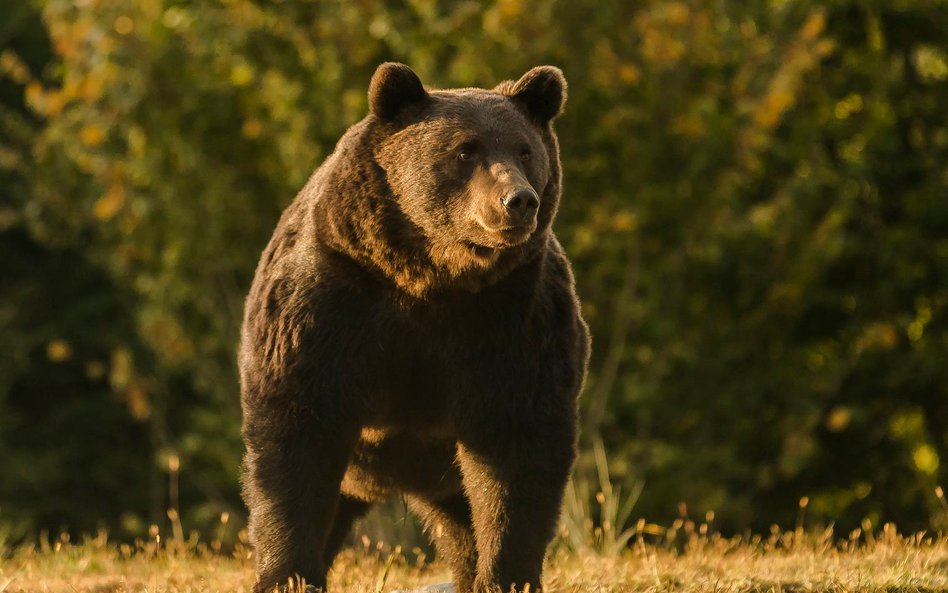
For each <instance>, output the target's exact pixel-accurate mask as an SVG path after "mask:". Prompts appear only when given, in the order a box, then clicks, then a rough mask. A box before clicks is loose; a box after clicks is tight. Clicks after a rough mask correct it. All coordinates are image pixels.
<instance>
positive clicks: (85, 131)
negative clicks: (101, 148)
mask: <svg viewBox="0 0 948 593" xmlns="http://www.w3.org/2000/svg"><path fill="white" fill-rule="evenodd" d="M79 140H80V141H82V143H83V144H85V145H86V146H98V145H100V144H102V143H103V142H105V130H103V129H102V128H101V127H100V126H98V125H96V124H86V125H84V126H82V129H81V130H79Z"/></svg>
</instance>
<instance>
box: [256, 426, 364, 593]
mask: <svg viewBox="0 0 948 593" xmlns="http://www.w3.org/2000/svg"><path fill="white" fill-rule="evenodd" d="M301 416H304V417H301ZM356 437H357V431H355V430H346V429H343V428H341V427H339V426H327V425H326V423H323V422H319V421H317V420H316V419H314V418H312V417H309V416H308V415H297V416H295V417H288V416H286V415H277V414H267V413H265V412H264V411H263V410H257V411H256V413H255V414H254V415H253V416H252V417H251V418H249V419H248V420H247V421H246V422H245V431H244V440H245V442H246V445H247V454H246V456H245V457H244V468H243V495H244V500H245V502H246V503H247V507H248V508H249V510H250V525H249V528H250V541H251V543H252V544H253V546H254V550H255V554H256V565H257V581H256V584H255V585H254V591H255V593H264V592H266V591H270V590H272V589H273V588H274V587H280V590H287V589H289V590H292V587H290V586H288V583H300V582H303V581H305V583H306V585H308V586H312V587H314V588H316V589H319V590H325V589H326V573H327V571H328V570H329V566H328V565H327V563H326V560H325V547H326V543H327V541H326V540H327V536H328V534H329V531H330V529H331V526H332V522H333V517H334V515H335V513H336V507H337V505H338V502H339V487H340V483H341V481H342V476H343V474H344V473H345V470H346V465H347V464H348V461H349V458H350V456H351V453H352V449H353V447H354V444H355V440H356Z"/></svg>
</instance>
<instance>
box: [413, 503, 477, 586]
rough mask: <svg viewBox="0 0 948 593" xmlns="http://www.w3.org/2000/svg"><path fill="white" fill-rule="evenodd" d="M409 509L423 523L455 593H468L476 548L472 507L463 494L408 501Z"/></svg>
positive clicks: (475, 564) (475, 563)
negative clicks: (451, 580) (450, 576)
mask: <svg viewBox="0 0 948 593" xmlns="http://www.w3.org/2000/svg"><path fill="white" fill-rule="evenodd" d="M408 504H409V507H410V508H411V509H412V510H413V511H414V512H415V513H417V514H418V515H419V516H420V517H421V518H422V520H423V521H424V524H425V528H426V529H427V531H428V533H429V534H430V535H431V539H432V540H433V541H434V544H435V548H436V549H437V551H438V557H439V558H441V559H443V560H444V561H445V562H447V563H448V565H449V566H450V567H451V573H452V575H453V577H454V583H455V585H456V586H457V593H469V592H470V591H472V590H473V587H474V576H475V572H476V570H477V547H476V545H475V543H474V532H473V530H472V528H471V507H470V505H469V504H468V501H467V497H466V496H464V493H463V492H458V493H457V494H453V495H450V496H448V497H445V498H439V499H435V498H430V497H422V496H420V495H412V496H409V497H408Z"/></svg>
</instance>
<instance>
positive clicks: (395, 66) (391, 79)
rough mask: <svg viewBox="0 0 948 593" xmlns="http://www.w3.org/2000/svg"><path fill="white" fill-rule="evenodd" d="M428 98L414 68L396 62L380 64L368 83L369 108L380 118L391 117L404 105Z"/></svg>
mask: <svg viewBox="0 0 948 593" xmlns="http://www.w3.org/2000/svg"><path fill="white" fill-rule="evenodd" d="M426 98H428V92H427V91H426V90H425V87H423V86H422V85H421V79H419V78H418V75H417V74H415V72H414V70H412V69H411V68H409V67H408V66H406V65H405V64H399V63H398V62H385V63H384V64H382V65H380V66H379V67H378V68H377V69H376V70H375V74H373V75H372V82H370V83H369V109H371V110H372V113H373V114H375V115H377V116H378V117H380V118H382V119H392V118H393V117H395V116H396V115H398V113H399V112H400V111H401V110H402V109H404V108H405V107H406V106H408V105H410V104H412V103H417V102H419V101H423V100H425V99H426Z"/></svg>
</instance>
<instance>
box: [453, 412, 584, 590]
mask: <svg viewBox="0 0 948 593" xmlns="http://www.w3.org/2000/svg"><path fill="white" fill-rule="evenodd" d="M490 432H492V431H484V432H481V433H480V434H478V435H476V436H473V437H471V438H468V439H464V440H462V442H461V444H460V446H459V447H458V461H459V463H460V465H461V472H462V474H463V476H464V490H465V492H466V493H467V495H468V498H469V499H470V502H471V511H472V518H473V524H474V536H475V539H476V542H477V554H478V556H477V575H476V577H475V580H474V588H473V590H474V591H475V592H476V593H483V592H484V591H490V592H491V593H495V592H501V593H507V592H508V591H510V589H511V586H513V587H515V588H516V590H517V591H523V590H524V589H525V588H526V587H527V586H528V585H529V590H530V591H531V593H534V592H536V591H539V590H540V588H541V584H540V575H541V572H542V569H543V558H544V556H545V554H546V548H547V546H548V545H549V543H550V541H551V540H552V539H553V536H554V534H555V530H556V524H557V521H558V519H559V513H560V505H561V503H562V500H563V492H564V490H565V487H566V482H567V480H568V478H569V473H570V469H571V468H572V464H573V460H574V459H575V455H576V453H575V446H574V444H573V442H574V438H573V435H574V429H573V427H571V426H566V427H563V429H562V430H559V431H555V430H554V431H550V432H544V433H543V434H535V435H532V436H530V435H524V434H509V433H508V434H503V435H499V434H493V435H492V434H490ZM459 593H468V592H459Z"/></svg>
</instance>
